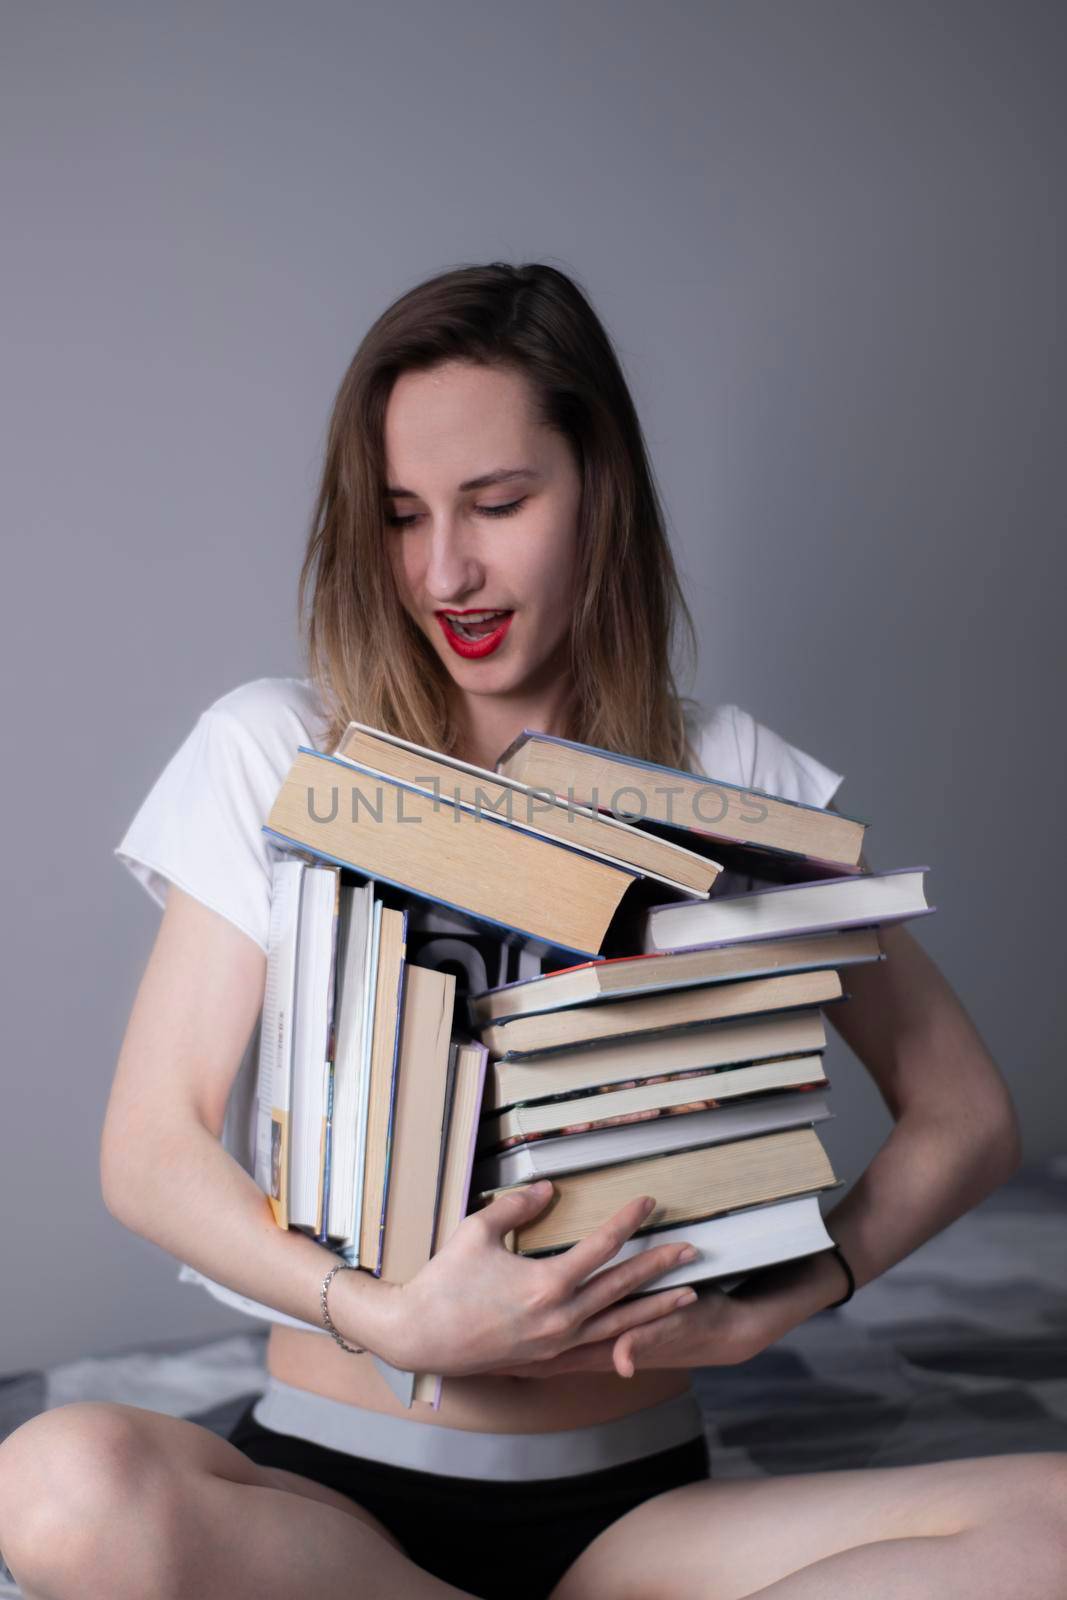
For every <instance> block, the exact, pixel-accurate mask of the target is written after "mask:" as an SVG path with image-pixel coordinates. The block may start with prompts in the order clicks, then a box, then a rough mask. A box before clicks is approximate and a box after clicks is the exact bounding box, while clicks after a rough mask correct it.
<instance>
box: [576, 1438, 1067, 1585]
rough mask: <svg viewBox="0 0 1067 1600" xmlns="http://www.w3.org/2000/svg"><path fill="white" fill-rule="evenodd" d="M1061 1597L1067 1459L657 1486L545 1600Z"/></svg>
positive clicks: (1052, 1455) (1052, 1456) (992, 1459)
mask: <svg viewBox="0 0 1067 1600" xmlns="http://www.w3.org/2000/svg"><path fill="white" fill-rule="evenodd" d="M609 1595H610V1596H611V1600H742V1597H747V1600H755V1597H758V1600H838V1597H840V1600H856V1597H858V1596H862V1597H863V1600H901V1596H906V1597H907V1600H935V1597H936V1600H950V1597H951V1600H955V1597H956V1596H962V1595H966V1596H967V1600H1009V1597H1010V1600H1067V1454H1061V1453H1059V1452H1054V1451H1040V1452H1035V1453H1033V1454H1030V1455H1007V1456H979V1457H976V1458H974V1459H971V1460H966V1461H943V1462H933V1463H929V1464H926V1465H922V1466H914V1467H877V1468H869V1469H864V1470H860V1471H837V1472H811V1473H798V1474H793V1475H791V1476H788V1477H781V1478H758V1479H744V1480H725V1481H718V1482H717V1481H714V1480H712V1481H704V1482H700V1483H691V1484H686V1485H684V1486H683V1487H682V1488H679V1489H669V1490H667V1491H666V1492H665V1493H664V1494H661V1495H657V1496H655V1497H654V1498H653V1499H651V1500H646V1501H645V1502H644V1504H643V1505H640V1506H637V1507H636V1508H635V1509H634V1510H633V1511H630V1512H627V1514H626V1515H625V1516H623V1517H620V1518H619V1520H618V1521H617V1522H614V1523H612V1524H611V1526H610V1527H609V1528H606V1529H605V1530H604V1532H603V1533H601V1534H600V1535H598V1537H597V1538H596V1539H594V1540H593V1542H592V1543H591V1544H590V1545H588V1546H587V1547H586V1549H585V1550H583V1552H582V1553H581V1555H580V1556H578V1557H577V1559H576V1560H575V1561H574V1562H573V1563H572V1564H571V1566H570V1567H569V1568H568V1570H567V1572H565V1573H564V1575H563V1577H562V1578H561V1579H560V1580H559V1582H558V1583H557V1584H556V1586H555V1588H554V1589H553V1591H552V1594H551V1596H550V1597H549V1600H604V1597H605V1596H609Z"/></svg>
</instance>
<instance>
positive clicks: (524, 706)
mask: <svg viewBox="0 0 1067 1600" xmlns="http://www.w3.org/2000/svg"><path fill="white" fill-rule="evenodd" d="M570 698H571V691H570V687H569V685H567V684H560V685H558V686H557V687H556V688H555V689H554V690H553V691H552V692H550V693H548V694H537V695H530V696H527V697H522V696H515V697H514V698H508V699H498V698H495V697H491V696H489V695H464V696H463V697H462V698H461V699H460V700H459V702H458V703H457V705H456V706H455V718H456V723H457V726H458V729H459V743H458V745H457V748H456V754H457V755H458V756H459V758H460V760H461V761H470V762H473V763H474V764H475V765H476V766H479V767H488V768H490V769H492V767H493V765H494V764H495V762H496V761H497V759H498V757H499V756H501V755H503V753H504V751H505V750H506V749H507V747H508V745H509V744H510V743H511V741H512V740H513V739H515V738H516V737H517V736H518V735H519V734H520V733H521V732H522V730H523V728H535V729H536V730H537V731H538V732H539V733H554V734H557V735H559V736H560V737H562V738H566V737H567V736H568V733H567V727H568V711H569V708H570Z"/></svg>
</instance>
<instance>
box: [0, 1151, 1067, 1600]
mask: <svg viewBox="0 0 1067 1600" xmlns="http://www.w3.org/2000/svg"><path fill="white" fill-rule="evenodd" d="M265 1344H266V1330H265V1329H261V1327H260V1326H259V1325H252V1324H250V1328H249V1332H248V1333H240V1334H237V1335H231V1336H229V1337H226V1338H222V1339H215V1340H212V1341H211V1342H208V1343H202V1342H200V1343H192V1342H189V1341H183V1342H180V1343H172V1344H170V1345H155V1346H153V1347H152V1348H151V1349H147V1350H135V1351H120V1352H118V1353H116V1354H112V1355H107V1356H94V1357H86V1358H85V1359H83V1360H79V1361H72V1362H67V1363H64V1364H63V1365H61V1366H57V1367H53V1368H50V1369H48V1370H43V1371H26V1372H20V1373H12V1374H9V1375H6V1376H0V1439H2V1438H3V1437H4V1436H5V1435H6V1434H8V1433H9V1432H11V1430H12V1429H14V1428H16V1427H18V1426H19V1424H20V1423H22V1422H24V1421H26V1420H27V1419H28V1418H29V1417H32V1416H35V1415H36V1414H37V1413H38V1412H40V1411H43V1410H47V1409H49V1408H50V1407H52V1406H59V1405H64V1404H66V1403H68V1402H69V1401H73V1400H117V1401H123V1402H125V1403H126V1404H129V1405H138V1406H146V1407H148V1408H150V1409H152V1410H156V1411H163V1412H166V1413H168V1414H169V1415H171V1416H178V1417H187V1418H189V1419H190V1420H191V1421H194V1422H199V1423H201V1424H202V1425H203V1426H205V1427H208V1428H211V1429H212V1430H214V1431H215V1432H217V1433H219V1434H221V1435H223V1436H225V1434H226V1433H227V1431H228V1430H229V1428H230V1427H231V1426H232V1425H233V1423H234V1422H235V1421H236V1419H237V1417H238V1415H239V1414H240V1412H241V1411H242V1410H243V1409H244V1407H245V1405H246V1404H247V1403H248V1400H249V1399H250V1398H251V1397H252V1396H253V1395H255V1394H257V1393H259V1391H260V1389H261V1387H262V1384H263V1375H264V1366H263V1357H264V1348H265ZM693 1381H694V1386H695V1389H696V1392H697V1395H698V1396H699V1399H700V1403H701V1408H702V1410H703V1413H704V1419H705V1426H706V1429H707V1435H708V1442H709V1446H710V1450H711V1465H712V1476H713V1477H716V1478H749V1477H763V1476H769V1475H778V1474H781V1473H787V1472H815V1471H820V1470H825V1469H836V1468H842V1467H867V1466H871V1467H882V1466H901V1465H906V1464H910V1463H914V1462H922V1461H939V1460H948V1459H959V1458H960V1457H964V1456H977V1455H1002V1454H1006V1453H1009V1452H1012V1451H1022V1450H1064V1449H1067V1156H1060V1157H1057V1158H1055V1159H1053V1160H1051V1161H1048V1162H1045V1163H1043V1164H1041V1165H1034V1166H1029V1167H1025V1168H1023V1169H1022V1170H1021V1171H1020V1172H1019V1173H1017V1174H1016V1175H1015V1177H1014V1178H1012V1179H1011V1180H1010V1181H1009V1182H1008V1183H1006V1184H1004V1185H1003V1186H1002V1187H1001V1188H1000V1189H998V1190H997V1191H996V1192H995V1193H994V1194H992V1195H990V1196H989V1197H988V1198H987V1199H986V1200H984V1201H983V1202H982V1204H981V1205H979V1206H977V1207H976V1208H975V1209H974V1210H973V1211H971V1212H969V1213H968V1214H967V1215H966V1216H964V1217H961V1218H960V1219H959V1221H958V1222H955V1223H953V1224H952V1225H951V1227H949V1228H947V1229H945V1231H944V1232H943V1233H941V1234H939V1235H938V1236H937V1237H936V1238H934V1239H931V1240H930V1241H929V1243H927V1244H925V1245H923V1246H922V1247H921V1248H920V1249H918V1250H916V1251H914V1252H913V1253H912V1254H911V1255H910V1256H908V1257H907V1258H906V1259H905V1260H904V1261H901V1262H899V1263H898V1264H897V1266H895V1267H893V1268H892V1269H891V1270H890V1271H889V1272H887V1273H885V1274H883V1276H882V1277H881V1278H878V1279H876V1280H875V1281H874V1282H873V1283H870V1284H867V1285H866V1287H865V1288H863V1289H861V1290H859V1291H857V1293H856V1295H855V1297H854V1298H853V1299H852V1300H851V1301H850V1302H849V1304H848V1305H846V1306H842V1307H839V1308H836V1309H834V1310H829V1311H824V1312H822V1313H820V1314H819V1315H818V1316H816V1317H814V1318H812V1319H811V1320H810V1321H808V1322H806V1323H804V1324H802V1325H801V1326H800V1327H799V1328H795V1329H794V1330H793V1331H792V1333H790V1334H788V1335H787V1336H786V1337H785V1338H784V1339H782V1340H781V1341H780V1342H779V1343H778V1344H777V1345H775V1346H774V1347H773V1348H772V1349H770V1350H767V1351H764V1352H763V1354H762V1355H759V1356H757V1357H756V1358H755V1359H754V1360H752V1361H750V1362H748V1363H746V1364H745V1365H744V1366H741V1367H719V1368H716V1367H704V1368H701V1369H699V1370H698V1371H697V1372H696V1373H695V1374H694V1379H693ZM17 1594H18V1590H17V1589H16V1588H15V1587H14V1585H13V1584H12V1583H11V1582H10V1574H9V1572H8V1571H7V1569H6V1568H5V1567H4V1566H3V1563H2V1561H0V1595H4V1596H14V1595H17Z"/></svg>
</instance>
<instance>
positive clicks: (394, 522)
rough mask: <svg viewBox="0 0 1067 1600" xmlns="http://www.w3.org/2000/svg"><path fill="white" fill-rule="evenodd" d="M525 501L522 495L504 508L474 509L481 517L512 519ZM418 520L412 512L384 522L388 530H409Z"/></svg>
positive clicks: (479, 507)
mask: <svg viewBox="0 0 1067 1600" xmlns="http://www.w3.org/2000/svg"><path fill="white" fill-rule="evenodd" d="M525 501H526V496H525V495H523V496H522V498H521V499H519V500H511V501H509V502H508V504H507V505H506V506H475V508H474V509H475V511H478V512H480V513H481V515H482V516H483V517H513V516H514V515H515V513H516V511H518V510H519V508H520V506H522V505H523V504H525ZM418 518H419V513H418V512H417V511H413V512H411V513H410V514H409V515H408V516H406V517H396V516H387V517H386V519H385V520H386V523H387V524H388V526H389V527H390V528H410V527H411V524H412V523H413V522H417V521H418Z"/></svg>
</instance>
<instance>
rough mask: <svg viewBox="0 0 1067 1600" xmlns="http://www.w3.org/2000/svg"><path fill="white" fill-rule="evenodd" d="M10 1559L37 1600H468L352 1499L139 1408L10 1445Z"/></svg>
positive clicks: (4, 1477) (91, 1406)
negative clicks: (301, 1598)
mask: <svg viewBox="0 0 1067 1600" xmlns="http://www.w3.org/2000/svg"><path fill="white" fill-rule="evenodd" d="M0 1550H2V1551H3V1553H4V1559H5V1560H6V1561H7V1563H8V1565H9V1567H10V1568H11V1570H12V1572H13V1573H14V1574H15V1577H16V1579H17V1581H18V1583H19V1586H20V1587H21V1589H22V1591H23V1593H24V1595H25V1596H26V1600H75V1597H76V1600H126V1597H129V1600H179V1597H180V1600H189V1597H190V1596H194V1595H195V1596H196V1600H245V1597H247V1600H292V1597H293V1596H294V1595H299V1594H308V1595H315V1596H316V1600H334V1597H336V1600H341V1597H344V1600H352V1596H353V1594H354V1593H357V1592H358V1595H359V1597H360V1600H470V1597H469V1596H467V1595H466V1593H465V1591H463V1590H460V1589H456V1588H454V1587H453V1586H452V1585H451V1584H449V1583H445V1582H443V1581H442V1580H441V1579H439V1578H435V1577H433V1576H431V1575H430V1574H429V1573H428V1572H426V1571H424V1570H423V1569H422V1568H421V1567H418V1566H416V1565H415V1563H414V1562H413V1561H411V1560H410V1559H409V1558H408V1557H407V1556H406V1555H405V1554H404V1553H403V1550H402V1548H401V1546H400V1545H399V1543H398V1542H397V1541H396V1540H395V1539H394V1538H393V1537H392V1535H391V1534H389V1533H388V1531H387V1530H386V1529H385V1528H383V1527H382V1525H381V1524H380V1523H379V1522H378V1521H377V1519H376V1518H375V1517H373V1516H372V1515H371V1513H370V1512H368V1511H365V1510H364V1509H363V1508H362V1507H360V1506H357V1505H355V1504H354V1502H352V1501H350V1500H348V1499H346V1497H345V1496H344V1495H340V1494H337V1493H335V1492H334V1491H333V1490H331V1489H327V1488H325V1487H324V1486H323V1485H321V1484H318V1483H315V1482H313V1481H312V1480H311V1479H308V1478H303V1477H300V1476H298V1475H297V1474H295V1473H289V1472H283V1471H281V1470H280V1469H277V1468H267V1467H260V1466H257V1465H256V1463H255V1462H252V1461H249V1459H248V1458H247V1456H244V1455H242V1454H241V1452H240V1451H239V1450H238V1449H236V1447H235V1446H234V1445H231V1444H229V1443H228V1442H227V1441H226V1440H225V1439H220V1438H218V1437H217V1435H215V1434H213V1433H211V1432H210V1431H209V1430H208V1429H206V1428H200V1427H197V1426H196V1424H195V1423H191V1422H185V1421H183V1420H182V1419H180V1418H176V1417H167V1416H162V1415H160V1414H159V1413H158V1412H154V1411H146V1410H143V1409H142V1408H140V1407H138V1406H125V1405H109V1404H103V1403H97V1402H82V1403H78V1404H73V1405H66V1406H58V1407H57V1408H56V1409H55V1410H53V1411H46V1412H44V1413H43V1414H42V1415H41V1416H39V1417H34V1418H33V1419H32V1420H31V1421H30V1422H27V1423H24V1424H23V1426H22V1427H21V1428H17V1429H16V1430H15V1432H14V1433H13V1434H11V1435H10V1436H9V1437H8V1438H7V1439H6V1440H5V1441H4V1443H3V1444H2V1445H0Z"/></svg>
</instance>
